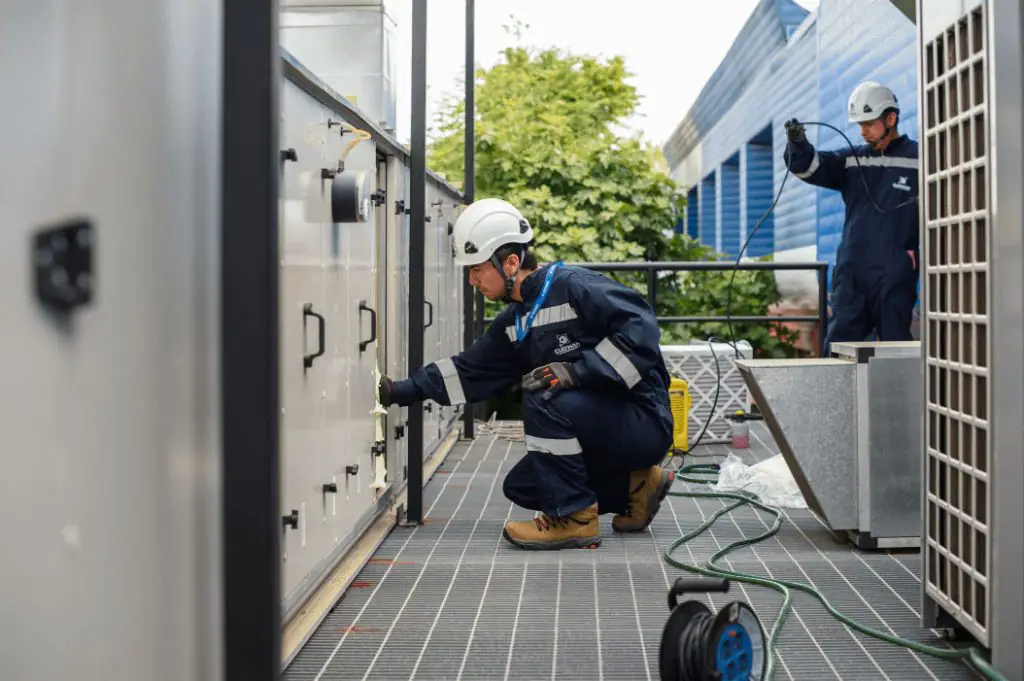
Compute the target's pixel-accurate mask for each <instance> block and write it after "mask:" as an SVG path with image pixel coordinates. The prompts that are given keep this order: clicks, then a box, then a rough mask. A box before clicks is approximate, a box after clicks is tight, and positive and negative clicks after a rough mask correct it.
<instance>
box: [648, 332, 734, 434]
mask: <svg viewBox="0 0 1024 681" xmlns="http://www.w3.org/2000/svg"><path fill="white" fill-rule="evenodd" d="M661 354H662V356H663V357H664V358H665V366H666V368H667V369H668V373H669V374H671V375H672V376H676V377H678V378H682V379H684V380H686V383H687V385H688V386H689V390H690V414H689V418H688V419H687V423H688V429H689V432H688V433H687V435H688V437H689V442H690V446H691V447H692V446H694V445H695V444H696V442H697V438H698V437H700V434H701V431H702V430H703V429H704V424H705V423H706V422H707V419H708V414H710V413H711V405H712V404H715V401H714V400H715V387H716V386H718V385H719V384H721V387H720V388H719V390H718V403H717V405H715V417H714V419H712V421H711V423H709V424H708V429H707V431H706V432H705V433H704V437H702V438H701V440H700V443H701V444H705V445H706V444H714V443H722V442H729V441H730V440H731V424H730V422H729V421H728V420H727V419H726V418H725V415H726V414H735V413H736V411H737V410H739V409H742V410H743V411H747V410H748V409H749V408H750V398H749V396H748V393H747V384H746V382H745V381H744V380H743V376H742V375H741V374H740V372H739V370H738V369H736V362H735V360H736V359H750V357H751V356H752V355H753V351H752V349H751V347H750V343H748V342H747V341H737V342H736V347H735V348H734V347H733V345H732V343H706V342H702V341H695V342H694V343H692V344H691V345H663V346H661ZM737 355H739V357H737ZM716 364H717V365H718V366H717V368H716V366H715V365H716ZM719 377H721V380H719Z"/></svg>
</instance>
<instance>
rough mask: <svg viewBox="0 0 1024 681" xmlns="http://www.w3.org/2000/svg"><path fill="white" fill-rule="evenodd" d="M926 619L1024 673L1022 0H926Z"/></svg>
mask: <svg viewBox="0 0 1024 681" xmlns="http://www.w3.org/2000/svg"><path fill="white" fill-rule="evenodd" d="M917 13H918V14H917V15H918V38H919V40H918V44H919V47H920V50H921V52H920V65H919V72H920V79H919V80H920V88H919V94H918V96H919V98H920V100H919V102H920V110H921V112H922V113H923V114H924V115H923V116H922V132H921V170H920V173H921V188H922V191H923V192H924V193H923V195H922V197H921V201H920V207H921V219H922V227H921V243H922V249H923V255H922V262H923V273H922V277H921V288H922V310H923V316H922V320H923V321H922V347H923V350H924V356H925V368H924V404H925V416H924V424H923V441H924V452H923V456H924V469H923V473H924V485H923V493H922V509H923V511H924V513H923V519H922V523H923V527H922V535H921V536H922V544H923V546H922V564H923V574H922V580H921V581H922V589H923V601H924V603H923V608H922V619H923V623H924V625H925V626H928V627H940V626H945V627H948V626H958V627H961V628H963V629H965V630H966V631H967V632H969V633H970V634H972V635H973V636H974V637H975V638H976V639H977V640H978V641H979V643H981V644H982V645H984V646H987V647H989V648H990V649H991V651H992V661H993V663H994V666H995V667H996V668H997V669H998V670H999V671H1000V672H1001V673H1002V674H1004V675H1006V676H1008V677H1009V678H1013V679H1020V678H1022V677H1024V652H1022V651H1024V647H1022V646H1021V643H1020V635H1021V633H1020V632H1021V630H1022V629H1024V589H1022V578H1021V574H1022V568H1024V565H1022V563H1024V546H1022V544H1024V530H1022V527H1024V495H1022V494H1021V482H1022V480H1024V455H1022V446H1021V423H1022V422H1024V410H1022V398H1021V397H1022V393H1024V369H1022V364H1024V305H1022V298H1024V296H1022V289H1024V267H1022V257H1024V245H1022V239H1021V235H1022V232H1021V215H1022V213H1024V202H1022V199H1021V184H1022V180H1024V172H1022V169H1024V167H1022V156H1024V153H1022V143H1021V140H1022V135H1021V129H1022V127H1024V119H1022V102H1021V99H1022V97H1021V82H1022V79H1024V73H1022V67H1021V66H1022V64H1021V62H1022V50H1021V33H1022V30H1021V19H1022V12H1021V7H1020V3H1019V2H1017V1H1016V0H989V1H988V2H980V1H978V0H974V1H964V0H955V1H953V0H927V2H925V1H924V0H919V1H918V5H917Z"/></svg>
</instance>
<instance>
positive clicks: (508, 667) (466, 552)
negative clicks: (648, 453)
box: [284, 422, 979, 681]
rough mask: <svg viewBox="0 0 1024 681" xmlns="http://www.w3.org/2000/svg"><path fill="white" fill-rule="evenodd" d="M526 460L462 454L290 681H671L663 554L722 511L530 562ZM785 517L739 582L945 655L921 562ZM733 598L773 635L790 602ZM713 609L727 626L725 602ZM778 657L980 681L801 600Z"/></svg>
mask: <svg viewBox="0 0 1024 681" xmlns="http://www.w3.org/2000/svg"><path fill="white" fill-rule="evenodd" d="M752 426H753V427H752V428H751V435H752V437H751V448H750V449H749V450H747V451H746V452H745V453H744V454H743V456H744V458H745V459H747V460H748V462H751V463H752V462H753V460H754V459H760V458H765V457H767V456H770V455H771V454H773V453H774V448H772V447H771V440H770V436H769V435H768V431H767V429H766V428H765V427H764V426H763V424H759V423H756V422H755V423H754V424H752ZM698 449H699V450H703V451H702V452H701V451H698V452H697V453H698V454H703V455H705V456H711V455H714V456H724V455H725V454H726V453H727V452H728V449H727V448H726V447H725V446H724V445H711V446H702V447H700V448H698ZM523 452H524V450H523V445H522V442H521V441H516V440H509V439H505V438H502V437H500V436H498V435H494V434H488V435H483V436H480V437H478V438H477V440H475V441H473V442H460V443H458V445H456V447H455V448H454V449H453V450H452V452H451V453H450V454H449V456H448V459H447V461H446V462H445V463H444V464H443V465H442V467H441V468H440V469H439V470H438V472H437V474H435V476H434V477H433V479H432V480H431V481H430V482H429V483H428V484H427V488H426V492H425V497H424V507H425V508H426V509H427V510H426V512H425V516H426V522H425V523H424V524H423V525H421V526H419V527H415V528H409V527H399V528H396V529H395V530H394V531H393V532H392V534H391V535H390V536H389V537H388V538H387V539H386V540H385V542H384V543H383V544H382V546H381V547H380V549H379V550H378V551H377V553H376V554H375V557H374V558H373V559H372V560H371V561H370V564H369V565H367V566H366V567H365V568H364V569H363V570H362V572H361V573H360V575H359V576H358V578H357V581H356V582H354V584H353V588H351V589H350V590H349V591H348V593H347V594H346V595H345V596H344V598H342V600H341V601H340V602H339V603H338V604H337V606H336V607H335V609H334V611H333V612H332V613H331V614H330V615H328V617H327V618H326V619H325V620H324V622H323V624H322V625H321V626H320V628H319V630H318V631H317V632H316V633H315V634H314V635H313V637H312V638H311V639H310V641H309V642H308V643H307V644H306V646H305V648H304V649H303V650H302V651H300V653H299V654H298V656H297V657H296V658H295V660H294V661H293V662H292V664H291V665H290V666H289V668H288V669H287V670H286V672H285V674H284V679H285V680H286V681H300V680H301V681H313V680H317V681H318V680H320V679H413V678H415V679H421V680H424V681H435V680H441V679H463V680H465V681H470V680H471V679H472V680H476V679H486V680H491V679H527V680H529V681H538V680H540V679H581V680H586V681H613V680H615V681H618V680H623V681H626V680H628V681H635V680H638V679H647V680H652V679H653V680H654V681H657V679H658V671H657V658H658V646H659V642H660V638H661V630H662V626H663V625H664V623H665V619H666V617H667V615H668V610H667V605H666V601H665V596H666V593H667V589H668V586H669V585H670V583H671V582H673V581H674V580H675V578H676V577H677V576H679V575H680V574H685V573H682V572H681V571H679V570H677V569H675V568H673V567H672V566H670V565H668V564H667V563H666V562H665V561H664V560H663V559H662V553H663V551H664V550H665V549H666V548H667V547H668V546H669V545H670V544H671V543H672V542H673V541H674V540H675V539H677V538H678V537H679V536H680V535H681V534H682V533H683V532H684V531H685V530H687V529H690V528H692V527H694V525H695V524H697V523H698V522H699V521H700V520H702V519H703V518H706V517H707V515H708V514H709V513H710V512H713V510H714V509H715V508H718V507H720V506H721V502H720V501H717V500H701V501H700V502H699V503H698V502H697V501H696V500H693V499H683V498H678V497H668V498H667V499H666V503H665V504H664V505H663V506H662V509H661V512H660V513H659V514H658V516H657V517H656V518H655V521H654V522H653V523H652V525H651V528H650V531H648V532H646V533H643V534H636V535H628V536H622V535H616V534H615V533H614V532H612V530H611V517H610V516H607V515H606V516H602V519H601V522H602V535H603V543H602V545H601V547H600V548H598V549H597V550H591V551H586V550H584V551H579V550H576V551H557V552H529V551H522V550H519V549H516V548H515V547H513V546H511V545H510V544H508V543H507V542H506V541H505V540H504V539H502V537H501V527H502V525H503V524H504V522H505V521H506V519H508V518H510V517H511V518H529V517H531V516H532V513H531V512H529V511H525V510H523V509H519V508H514V507H512V506H511V504H510V503H509V502H508V500H506V499H505V497H504V495H503V494H502V491H501V481H502V479H503V477H504V473H505V471H507V470H508V468H509V467H510V466H511V465H512V464H513V463H515V461H516V459H518V458H519V457H520V456H522V454H523ZM702 460H704V461H707V460H708V459H702ZM691 461H692V459H691ZM683 486H685V483H682V482H677V483H676V489H677V490H678V489H679V488H680V487H683ZM669 502H670V503H669ZM787 515H788V522H785V523H784V524H783V527H782V529H781V530H780V531H779V533H778V534H777V535H776V536H775V537H774V538H771V539H768V540H766V541H765V542H762V543H761V544H758V545H755V546H753V547H751V548H746V549H740V550H738V551H737V552H736V553H734V554H732V555H731V556H730V558H731V560H727V561H726V565H727V566H731V567H732V568H733V569H737V570H741V571H745V572H750V573H754V574H767V575H769V576H773V577H778V578H783V579H789V580H793V581H801V582H804V583H810V584H812V585H814V586H815V587H816V588H818V589H820V590H821V591H822V592H823V593H824V594H825V596H826V597H827V598H828V599H829V600H830V601H831V602H832V603H833V604H834V605H835V606H836V607H837V608H838V609H839V610H840V611H841V612H843V613H844V614H846V615H847V616H851V617H853V618H854V619H855V620H857V621H859V622H861V623H863V624H865V625H867V626H869V627H872V628H875V629H879V630H882V631H888V632H890V633H892V634H895V635H898V636H901V637H903V638H909V639H911V640H916V641H920V642H922V643H928V644H931V645H944V644H942V643H940V642H939V640H938V639H937V637H936V636H935V635H934V634H933V633H932V632H930V631H928V630H924V629H921V628H920V619H919V607H920V606H919V603H920V582H919V579H918V573H919V567H920V559H919V554H918V553H916V552H913V553H904V554H902V555H897V554H886V553H863V552H857V551H854V550H853V549H851V548H849V547H846V546H843V545H841V544H838V543H836V542H835V541H834V540H833V539H832V535H831V533H830V532H829V531H828V530H827V529H826V528H825V527H824V525H823V524H822V523H821V522H820V521H819V520H818V519H817V518H816V517H815V516H814V515H813V514H811V513H810V512H807V511H792V510H791V511H789V512H788V513H787ZM769 523H770V518H768V517H767V515H765V518H764V519H762V518H761V517H760V516H759V515H757V514H756V513H755V512H754V511H753V510H752V509H749V508H748V509H739V510H737V511H734V512H733V513H732V514H731V517H730V516H728V515H727V516H723V517H722V518H721V519H719V521H718V522H717V523H716V524H715V526H714V527H713V533H706V534H705V535H703V536H701V537H698V538H697V539H695V540H693V541H692V542H690V543H689V544H688V545H687V546H688V548H687V547H681V548H680V549H679V554H680V555H681V557H682V558H683V559H684V560H687V559H691V558H692V559H693V560H695V561H698V562H701V563H703V561H704V560H706V559H707V558H708V557H709V556H710V555H711V554H712V553H714V552H715V551H717V550H718V549H719V548H721V547H723V546H725V545H726V544H728V543H729V542H732V541H735V540H736V539H739V538H741V537H742V536H751V535H753V534H757V533H759V532H761V531H763V530H764V529H765V528H766V527H767V526H768V524H769ZM691 562H692V560H691ZM737 598H742V599H743V600H746V601H747V602H749V603H750V604H751V605H752V606H753V607H754V608H755V610H756V611H757V613H758V615H759V617H760V618H761V620H762V622H763V623H764V626H765V628H766V629H768V630H770V628H771V626H772V623H773V622H774V619H775V616H776V615H777V613H778V610H779V608H780V606H781V602H782V598H781V596H779V595H777V594H776V593H775V592H773V591H770V590H768V589H762V588H758V587H745V586H743V585H740V584H735V583H734V584H733V587H732V590H731V591H730V593H729V594H728V600H734V599H737ZM710 600H711V603H710V605H711V606H712V607H713V608H714V609H715V610H717V609H718V608H720V607H721V606H722V605H724V603H725V602H726V596H725V595H723V594H718V595H716V596H715V597H714V598H712V599H710ZM778 650H779V653H780V655H779V658H780V662H781V664H779V665H778V673H777V675H776V678H777V679H780V680H781V679H789V680H791V681H808V680H811V679H813V680H814V681H823V680H827V679H839V680H843V679H846V680H853V679H865V680H867V679H870V680H872V681H876V680H878V679H889V680H891V681H914V680H916V679H922V680H924V679H931V680H934V681H940V680H947V679H948V680H959V679H976V678H979V677H978V675H976V674H975V673H974V672H973V671H971V670H970V669H968V668H967V667H966V666H965V665H963V664H962V663H958V662H948V661H943V660H937V659H934V658H931V657H927V656H923V655H918V654H916V653H911V652H909V651H907V650H905V649H903V648H899V647H896V646H894V645H891V644H887V643H883V642H881V641H877V640H875V639H872V638H868V637H865V636H862V635H860V634H857V633H856V632H851V631H849V630H848V629H847V628H846V627H845V626H844V625H842V624H841V623H839V622H837V621H836V620H834V619H833V618H832V617H831V616H830V615H829V614H828V613H827V612H826V611H825V610H824V609H823V608H822V607H821V606H820V605H819V604H818V603H817V602H816V601H813V600H812V599H811V598H810V597H809V596H805V595H803V594H799V593H797V594H795V595H794V609H793V611H792V612H791V614H790V617H789V620H788V622H787V623H786V625H785V629H784V631H783V633H782V635H781V637H780V643H779V648H778Z"/></svg>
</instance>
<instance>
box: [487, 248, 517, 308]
mask: <svg viewBox="0 0 1024 681" xmlns="http://www.w3.org/2000/svg"><path fill="white" fill-rule="evenodd" d="M491 263H492V264H493V265H494V269H496V270H498V272H499V273H500V274H501V278H502V279H504V280H505V292H504V293H503V294H502V296H501V300H502V302H504V303H511V302H512V301H513V298H512V289H513V288H514V287H515V285H516V274H518V272H513V273H512V276H511V277H510V276H508V275H507V274H505V268H504V267H502V266H501V263H500V262H499V261H498V256H497V255H496V254H494V255H491Z"/></svg>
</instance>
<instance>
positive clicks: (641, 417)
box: [380, 199, 673, 549]
mask: <svg viewBox="0 0 1024 681" xmlns="http://www.w3.org/2000/svg"><path fill="white" fill-rule="evenodd" d="M453 235H454V236H453V239H454V250H455V262H456V264H458V265H462V266H465V267H468V268H469V278H470V283H471V284H472V285H473V287H474V288H476V289H478V290H479V291H480V292H481V293H483V295H484V296H486V297H487V298H488V299H489V300H502V301H504V302H505V303H508V306H507V307H506V308H505V309H504V310H502V312H501V313H500V314H498V316H497V318H496V319H495V320H494V322H493V323H492V324H491V325H490V326H489V327H488V328H487V331H486V332H485V333H484V335H483V336H482V337H481V338H480V339H479V340H477V341H476V342H475V343H474V344H473V345H472V346H471V347H469V348H467V349H466V350H464V351H463V352H461V353H459V354H458V355H456V356H454V357H451V358H448V359H442V360H439V361H438V362H435V363H431V364H428V365H426V366H424V367H421V368H418V369H416V370H415V371H413V373H412V376H411V377H410V378H408V379H405V380H402V381H392V380H391V379H389V378H388V377H386V376H385V377H383V378H382V379H381V382H380V400H381V404H383V405H384V406H390V405H391V404H398V405H401V406H407V405H411V404H414V403H416V402H419V401H421V400H424V399H431V400H434V401H435V402H438V403H440V404H443V405H459V404H465V403H467V402H469V403H473V402H480V401H483V400H486V399H488V398H491V397H494V396H497V395H499V394H501V393H502V392H504V391H505V390H507V389H508V388H510V387H512V386H513V385H514V384H516V383H517V382H518V383H521V385H522V389H523V422H524V427H525V435H526V438H525V439H526V450H527V453H526V455H525V456H524V457H523V458H522V459H521V460H520V461H519V462H517V463H516V465H515V466H513V467H512V469H511V470H510V471H509V472H508V475H507V476H506V477H505V483H504V492H505V496H506V497H508V498H509V499H510V500H511V501H512V502H513V503H515V504H518V505H519V506H521V507H523V508H526V509H530V510H533V511H540V515H539V516H538V517H536V518H534V519H532V520H523V521H513V522H509V523H507V524H506V525H505V529H504V536H505V538H506V539H507V540H508V541H510V542H512V543H513V544H515V545H517V546H520V547H522V548H525V549H563V548H581V547H589V546H595V545H597V544H600V542H601V536H600V527H599V523H598V515H599V514H603V513H615V514H616V515H615V517H614V518H613V519H612V527H613V528H614V529H615V530H616V531H618V532H638V531H642V530H644V529H645V528H646V527H647V525H648V524H649V523H650V522H651V519H652V518H653V517H654V514H655V513H657V511H658V508H659V507H660V506H661V502H662V500H663V499H664V498H665V495H666V494H667V493H668V489H669V487H670V486H671V484H672V479H673V476H672V474H671V473H669V472H668V471H666V470H663V469H662V468H661V467H660V466H659V465H658V464H659V463H661V460H662V458H663V457H664V456H665V454H666V453H667V452H668V450H669V448H670V447H671V445H672V427H673V418H672V412H671V411H670V409H669V396H668V386H669V376H668V370H667V369H666V368H665V362H664V359H663V358H662V355H661V348H660V346H659V340H660V331H659V329H658V324H657V320H656V318H655V315H654V312H653V311H652V310H651V308H650V306H648V304H647V301H646V300H644V298H643V297H642V296H641V295H639V294H638V293H637V292H636V291H634V290H632V289H630V288H627V287H625V286H622V285H620V284H618V283H617V282H615V281H613V280H611V279H609V278H607V277H604V276H602V275H600V274H597V273H596V272H592V271H589V270H586V269H583V268H579V267H571V266H563V265H562V264H561V263H560V262H558V263H554V264H551V265H546V266H544V267H542V268H540V269H538V267H537V261H536V259H535V257H534V256H533V254H532V253H530V252H529V250H528V244H529V243H530V242H531V241H532V240H533V229H532V228H531V227H530V224H529V223H528V222H527V220H526V219H525V218H524V217H523V215H522V214H521V213H520V212H519V211H518V210H517V209H516V208H515V207H514V206H512V205H511V204H509V203H507V202H505V201H502V200H499V199H483V200H481V201H477V202H475V203H473V204H472V205H470V206H469V207H468V208H467V209H466V210H465V211H464V212H463V213H462V214H461V215H460V216H459V218H458V220H457V221H456V223H455V227H454V229H453Z"/></svg>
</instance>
